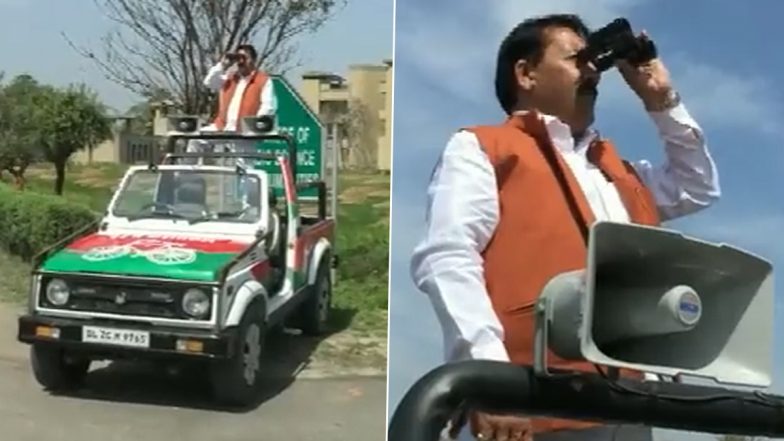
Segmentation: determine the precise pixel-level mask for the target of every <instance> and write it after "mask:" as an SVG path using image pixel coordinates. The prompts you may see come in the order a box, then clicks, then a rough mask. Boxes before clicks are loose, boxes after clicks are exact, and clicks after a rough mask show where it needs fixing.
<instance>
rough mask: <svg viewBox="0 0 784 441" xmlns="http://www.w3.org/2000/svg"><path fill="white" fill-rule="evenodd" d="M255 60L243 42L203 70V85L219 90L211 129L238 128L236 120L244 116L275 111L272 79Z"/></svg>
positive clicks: (255, 56) (231, 129)
mask: <svg viewBox="0 0 784 441" xmlns="http://www.w3.org/2000/svg"><path fill="white" fill-rule="evenodd" d="M256 62H257V54H256V49H255V48H254V47H253V46H251V45H249V44H243V45H240V46H239V47H238V48H237V51H236V52H235V53H233V54H225V55H224V56H223V58H222V59H221V61H220V62H219V63H217V64H215V65H214V66H212V67H211V68H210V70H209V71H208V72H207V76H206V77H205V78H204V85H205V86H207V87H208V88H209V89H210V90H211V91H213V92H218V93H219V94H220V95H219V98H218V113H217V115H216V116H215V119H214V120H213V122H212V124H211V125H212V126H213V127H214V128H215V129H217V130H227V131H233V130H239V128H240V120H241V119H242V118H244V117H246V116H264V115H270V116H274V115H275V110H276V107H277V102H276V100H275V92H274V90H273V86H272V81H271V80H270V78H269V76H268V75H267V74H266V73H265V72H263V71H261V70H259V69H258V68H257V67H256Z"/></svg>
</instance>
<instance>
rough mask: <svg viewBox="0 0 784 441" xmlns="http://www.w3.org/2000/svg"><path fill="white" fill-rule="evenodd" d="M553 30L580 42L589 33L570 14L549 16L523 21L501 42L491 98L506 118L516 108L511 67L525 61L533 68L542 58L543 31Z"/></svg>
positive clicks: (514, 80) (514, 86)
mask: <svg viewBox="0 0 784 441" xmlns="http://www.w3.org/2000/svg"><path fill="white" fill-rule="evenodd" d="M553 27H562V28H568V29H571V30H572V31H574V32H575V33H576V34H577V35H579V36H580V37H582V38H588V34H589V32H590V31H589V30H588V27H587V26H586V25H585V23H583V21H582V20H581V19H580V18H579V17H578V16H576V15H573V14H551V15H545V16H542V17H536V18H531V19H528V20H525V21H523V22H521V23H520V24H518V25H517V26H515V28H514V29H512V31H511V32H510V33H509V34H508V35H507V36H506V38H504V40H503V41H502V42H501V47H500V48H499V50H498V61H497V64H496V71H495V95H496V98H498V101H499V103H500V104H501V107H502V108H503V109H504V111H505V112H506V113H507V114H510V113H512V109H513V107H514V106H515V105H516V104H517V80H516V79H515V63H517V61H518V60H521V59H523V60H526V61H528V62H529V63H531V64H533V65H536V64H537V63H539V61H541V59H542V57H543V56H544V50H545V47H546V46H545V43H546V40H545V31H546V30H547V29H549V28H553Z"/></svg>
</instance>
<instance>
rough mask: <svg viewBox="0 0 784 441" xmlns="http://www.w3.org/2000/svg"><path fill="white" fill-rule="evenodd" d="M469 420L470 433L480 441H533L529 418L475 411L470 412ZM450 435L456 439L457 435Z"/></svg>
mask: <svg viewBox="0 0 784 441" xmlns="http://www.w3.org/2000/svg"><path fill="white" fill-rule="evenodd" d="M469 418H470V423H471V433H472V434H473V435H474V437H476V439H478V440H480V441H533V433H532V428H531V420H530V419H529V418H526V417H522V416H516V415H495V414H488V413H484V412H476V411H474V412H471V413H470V416H469ZM457 430H459V428H457ZM450 435H451V437H452V438H453V439H455V438H457V433H452V434H450Z"/></svg>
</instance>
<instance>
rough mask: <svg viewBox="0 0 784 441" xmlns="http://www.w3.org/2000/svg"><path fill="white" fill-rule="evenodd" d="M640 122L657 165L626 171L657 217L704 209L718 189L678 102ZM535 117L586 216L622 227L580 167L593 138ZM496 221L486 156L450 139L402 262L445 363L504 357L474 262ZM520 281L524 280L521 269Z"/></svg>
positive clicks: (598, 181)
mask: <svg viewBox="0 0 784 441" xmlns="http://www.w3.org/2000/svg"><path fill="white" fill-rule="evenodd" d="M650 117H651V118H652V120H653V122H654V124H655V125H656V127H657V128H658V133H659V136H660V138H661V140H662V141H663V145H664V151H665V154H666V161H665V162H664V163H663V164H661V165H658V166H654V165H652V164H651V163H650V162H648V161H639V162H636V163H633V165H634V167H635V169H636V170H637V172H638V173H639V174H640V177H641V178H642V180H643V182H644V183H645V184H646V185H647V187H648V188H649V189H650V190H651V192H652V193H653V195H654V197H655V199H656V202H657V205H658V208H659V212H660V215H661V217H662V220H663V221H664V220H668V219H673V218H677V217H681V216H684V215H686V214H689V213H693V212H695V211H698V210H700V209H703V208H705V207H707V206H709V205H710V204H711V203H712V202H713V201H715V200H716V199H717V198H718V197H719V195H720V189H719V182H718V175H717V171H716V166H715V164H714V162H713V159H712V158H711V156H710V154H709V152H708V150H707V146H706V143H705V139H704V135H703V132H702V130H701V128H700V127H699V126H698V125H697V123H696V122H695V121H694V120H693V119H692V118H691V116H690V115H689V113H688V112H687V110H686V108H685V107H684V106H683V105H682V104H681V105H678V106H677V107H675V108H673V109H671V110H670V111H666V112H656V113H650ZM543 118H544V121H545V125H546V127H547V131H548V134H549V136H550V138H551V139H552V141H553V145H554V146H555V148H556V151H557V152H558V153H559V154H560V155H561V157H563V159H564V160H565V162H566V163H567V164H568V166H569V168H570V169H571V171H572V173H573V174H574V176H575V178H576V180H577V182H578V183H579V185H580V186H581V188H582V190H583V192H584V193H585V196H586V198H587V200H588V202H589V205H590V207H591V209H592V210H593V213H594V215H595V217H596V220H597V221H600V220H608V221H615V222H629V215H628V213H627V212H626V209H625V207H624V205H623V203H622V202H621V198H620V196H619V194H618V191H617V190H616V188H615V186H614V184H612V183H611V182H608V181H607V180H606V179H605V177H604V175H603V174H602V173H601V171H600V170H599V169H598V168H597V167H595V166H594V165H592V164H591V163H590V162H588V159H587V156H586V152H587V149H588V146H589V145H590V143H591V141H592V140H594V139H595V138H596V137H597V136H598V134H597V133H596V132H595V131H592V132H589V133H588V134H587V135H586V136H585V137H584V138H583V139H582V140H580V141H579V142H578V143H577V144H576V145H575V143H574V141H573V138H572V135H571V132H570V129H569V127H568V126H566V125H565V124H563V123H561V122H560V121H559V120H557V119H556V118H554V117H549V116H544V117H543ZM520 197H525V195H520ZM498 216H499V212H498V190H497V186H496V178H495V174H494V170H493V167H492V165H491V164H490V162H489V160H488V157H487V156H486V155H485V153H484V151H483V150H482V149H481V148H480V146H479V143H478V140H477V138H476V136H475V135H474V134H473V133H470V132H467V131H461V132H458V133H456V134H454V135H453V136H452V138H451V139H450V140H449V142H448V143H447V145H446V148H445V149H444V151H443V154H442V155H441V158H440V160H439V162H438V164H437V166H436V168H435V170H434V172H433V175H432V177H431V182H430V185H429V187H428V205H427V220H426V232H425V236H424V238H423V239H422V241H421V242H420V243H419V245H418V246H417V247H416V248H415V250H414V254H413V257H412V261H411V274H412V277H413V280H414V283H415V285H416V286H417V287H418V288H419V289H420V290H421V291H423V292H424V293H426V294H427V295H428V296H429V298H430V300H431V302H432V304H433V306H434V308H435V312H436V315H437V317H438V320H439V322H440V324H441V326H442V330H443V332H444V350H445V354H444V356H445V358H446V360H447V361H458V360H466V359H493V360H500V361H508V360H509V357H508V354H507V352H506V349H505V347H504V345H503V329H502V327H501V324H500V322H499V320H498V317H497V316H496V314H495V312H494V310H493V308H492V306H491V303H490V298H489V297H488V295H487V291H486V288H485V279H484V271H483V267H482V256H481V253H482V251H483V250H484V248H485V246H486V245H487V244H488V242H489V241H490V239H491V237H492V236H493V232H494V230H495V227H496V225H497V223H498ZM520 277H525V271H524V270H523V269H521V271H520Z"/></svg>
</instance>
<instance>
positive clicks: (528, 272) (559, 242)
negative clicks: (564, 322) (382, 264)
mask: <svg viewBox="0 0 784 441" xmlns="http://www.w3.org/2000/svg"><path fill="white" fill-rule="evenodd" d="M589 34H590V31H589V30H588V28H587V27H586V26H585V24H584V23H583V22H582V20H581V19H580V18H579V17H577V16H574V15H560V14H558V15H550V16H545V17H537V18H534V19H530V20H526V21H524V22H522V23H520V24H519V25H518V26H516V27H515V28H514V29H513V30H512V31H511V32H510V33H509V34H508V36H507V37H506V38H505V39H504V41H503V42H502V44H501V47H500V49H499V52H498V62H497V67H496V78H495V86H496V96H497V98H498V101H499V104H500V105H501V107H502V109H503V110H504V111H505V113H506V119H505V121H504V122H502V123H501V124H496V125H485V126H476V127H468V128H466V129H463V130H459V131H458V132H457V133H456V134H455V135H454V136H453V137H452V138H451V139H450V140H449V142H448V143H447V146H446V148H445V150H444V152H443V154H442V155H441V158H440V160H439V162H438V165H437V167H436V169H435V171H434V173H433V175H432V178H431V182H430V185H429V189H428V199H429V202H428V211H427V227H426V235H425V237H424V239H423V240H422V242H421V243H420V244H419V245H418V246H417V248H416V250H415V252H414V255H413V258H412V264H411V272H412V277H413V280H414V282H415V284H416V286H417V287H418V288H419V289H420V290H421V291H423V292H424V293H426V294H427V295H428V296H429V298H430V299H431V301H432V303H433V306H434V308H435V311H436V314H437V317H438V319H439V320H440V323H441V325H442V327H443V331H444V341H445V346H446V359H447V361H456V360H464V359H493V360H499V361H508V362H511V363H514V364H521V365H530V364H532V363H533V356H534V350H533V330H534V305H535V304H536V300H537V298H538V296H539V293H540V292H541V290H542V288H543V287H544V286H545V284H546V283H547V282H548V281H549V280H550V279H551V278H552V277H554V276H555V275H557V274H559V273H561V272H565V271H569V270H572V269H576V268H582V267H584V265H585V256H586V247H585V244H586V242H587V232H588V231H589V229H590V227H591V225H592V224H593V223H594V222H595V221H602V220H609V221H613V222H620V223H636V224H641V225H659V224H660V223H661V222H663V221H667V220H672V219H675V218H680V217H683V216H687V215H689V214H692V213H695V212H698V211H701V210H704V209H705V208H707V207H709V206H710V205H712V204H713V203H714V202H715V201H716V200H717V199H718V198H719V196H720V194H721V192H720V188H719V179H718V172H717V170H716V166H715V164H714V161H713V159H712V158H711V155H710V153H709V151H708V148H707V144H706V141H705V136H704V133H703V131H702V129H701V128H700V126H699V125H698V124H697V123H696V121H694V119H693V118H692V117H691V115H690V114H689V112H688V111H687V110H686V106H685V105H684V104H683V103H682V102H681V101H680V96H679V94H678V93H677V92H676V90H675V88H674V86H673V85H672V83H671V81H670V77H669V73H668V71H667V69H666V67H665V65H664V63H663V61H662V60H661V59H659V58H655V59H652V60H650V61H649V62H647V63H644V64H642V65H639V66H637V67H633V66H632V65H631V64H629V63H627V62H625V61H623V60H620V61H618V63H617V64H616V66H617V68H618V69H619V71H620V73H621V76H622V77H623V79H624V80H625V82H626V83H627V85H628V86H629V87H630V88H631V89H632V91H634V93H635V94H636V95H637V96H638V97H639V99H640V103H641V104H642V107H643V108H644V109H645V112H646V113H647V115H648V116H649V118H650V120H651V121H652V122H653V123H654V125H655V127H656V129H657V132H658V135H659V138H660V142H661V146H662V153H663V155H662V156H664V161H663V162H662V163H660V164H656V165H654V164H652V163H651V162H649V161H644V160H643V161H634V162H631V161H629V160H626V159H623V157H622V156H621V154H620V152H619V150H617V149H616V148H615V147H614V145H613V143H612V142H610V141H609V140H607V139H604V138H603V137H602V136H601V135H600V134H599V132H598V131H597V130H595V129H594V128H593V127H592V126H593V122H594V105H595V103H596V98H597V86H598V84H599V80H600V72H599V71H597V68H596V66H594V65H593V62H592V61H589V62H585V61H584V60H583V59H582V57H581V56H580V54H581V52H582V50H583V49H584V48H585V47H586V45H587V42H586V40H587V37H588V35H589ZM640 38H643V36H640ZM645 39H647V37H645ZM550 361H551V365H552V366H553V367H557V368H563V369H575V370H588V371H592V370H593V369H595V368H594V366H593V365H592V364H590V363H582V364H580V363H568V366H567V363H566V362H564V361H562V360H560V359H559V358H557V357H555V356H554V355H551V358H550ZM469 416H470V418H469V419H470V423H471V424H470V426H471V432H472V433H473V435H475V436H476V438H478V439H479V440H481V441H523V440H525V441H531V440H533V441H555V440H559V441H587V440H599V439H607V440H609V439H611V438H617V439H618V440H624V441H643V440H648V441H650V440H651V437H652V435H651V431H650V429H649V428H647V427H644V426H642V427H635V426H629V427H622V426H618V425H600V424H594V423H588V422H582V421H570V420H562V419H552V418H531V419H528V418H525V417H521V416H517V415H495V414H490V413H484V412H471V414H470V415H469ZM622 428H623V429H628V430H623V431H619V432H617V433H616V431H618V430H620V429H622ZM452 435H455V432H454V431H453V433H452ZM616 435H617V437H616Z"/></svg>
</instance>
